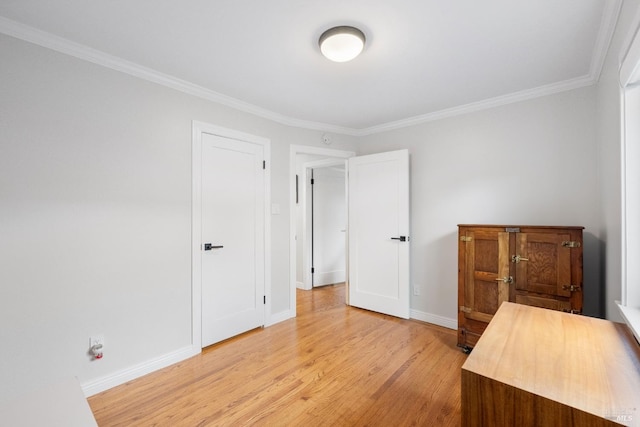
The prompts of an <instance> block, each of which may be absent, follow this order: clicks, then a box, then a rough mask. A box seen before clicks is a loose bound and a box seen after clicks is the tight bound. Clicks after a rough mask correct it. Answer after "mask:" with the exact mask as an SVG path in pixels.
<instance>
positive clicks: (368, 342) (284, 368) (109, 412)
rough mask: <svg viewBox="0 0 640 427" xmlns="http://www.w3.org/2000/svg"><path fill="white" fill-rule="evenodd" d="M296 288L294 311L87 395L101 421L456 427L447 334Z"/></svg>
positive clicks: (455, 357)
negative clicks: (281, 319)
mask: <svg viewBox="0 0 640 427" xmlns="http://www.w3.org/2000/svg"><path fill="white" fill-rule="evenodd" d="M344 292H345V290H344V285H339V286H328V287H323V288H316V289H314V290H312V291H298V307H297V309H298V317H297V318H295V319H290V320H287V321H285V322H282V323H279V324H277V325H274V326H271V327H269V328H265V329H258V330H254V331H250V332H248V333H246V334H243V335H241V336H239V337H236V338H232V339H230V340H227V341H225V342H223V343H219V344H216V345H214V346H211V347H209V348H206V349H204V350H203V352H202V354H200V355H198V356H195V357H193V358H191V359H188V360H185V361H183V362H180V363H178V364H175V365H172V366H170V367H167V368H165V369H162V370H160V371H157V372H154V373H152V374H149V375H147V376H144V377H142V378H139V379H136V380H134V381H131V382H129V383H126V384H123V385H121V386H119V387H115V388H113V389H111V390H107V391H105V392H103V393H100V394H97V395H95V396H92V397H90V398H89V404H90V406H91V408H92V410H93V412H94V415H95V417H96V420H97V421H98V424H99V425H100V426H102V427H111V426H218V425H219V426H244V425H268V426H297V425H304V426H327V425H338V426H352V425H358V426H359V425H369V426H376V425H380V426H389V425H394V426H413V425H415V426H418V425H428V426H440V425H442V426H459V425H460V368H461V366H462V364H463V363H464V360H465V359H466V356H465V355H464V354H463V353H462V352H461V351H460V350H459V349H458V348H457V347H456V339H457V336H456V332H455V331H452V330H448V329H445V328H440V327H437V326H433V325H429V324H426V323H422V322H418V321H412V320H403V319H397V318H394V317H390V316H386V315H383V314H379V313H373V312H369V311H366V310H361V309H357V308H353V307H348V306H346V305H345V304H344Z"/></svg>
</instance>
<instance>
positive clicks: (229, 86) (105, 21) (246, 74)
mask: <svg viewBox="0 0 640 427" xmlns="http://www.w3.org/2000/svg"><path fill="white" fill-rule="evenodd" d="M619 7H620V0H526V1H525V0H484V1H478V0H394V1H389V0H322V1H320V0H269V1H266V0H184V1H175V0H172V1H169V0H102V1H97V0H2V1H1V2H0V16H1V17H4V18H6V19H2V18H0V32H4V33H6V34H9V35H13V36H17V37H20V38H23V39H26V40H29V41H32V42H36V43H39V44H42V45H45V46H48V47H53V48H55V49H57V50H60V51H63V52H65V53H70V54H73V55H75V56H79V57H82V58H84V59H88V60H91V61H93V62H98V63H102V64H103V65H107V66H111V67H112V68H116V69H120V70H122V71H125V72H129V73H130V74H134V75H139V76H141V77H144V78H148V79H150V80H153V81H157V82H160V83H162V84H166V85H168V86H171V87H175V88H178V89H181V90H185V91H187V92H190V93H194V94H196V95H200V96H204V97H207V98H210V99H213V100H216V101H219V102H222V103H225V104H227V105H231V106H234V107H236V108H240V109H242V110H245V111H250V112H253V113H256V114H258V115H261V116H263V117H268V118H271V119H274V120H277V121H279V122H282V123H285V124H291V125H296V126H302V127H307V128H312V129H321V130H328V131H334V132H343V133H347V134H354V135H362V134H368V133H373V132H376V131H379V130H385V129H390V128H394V127H400V126H404V125H407V124H411V123H416V122H420V121H426V120H430V119H433V118H438V117H445V116H447V115H453V114H457V113H460V112H464V111H469V110H473V109H479V108H484V107H486V106H490V105H500V104H505V103H508V102H513V101H516V100H520V99H526V98H531V97H534V96H539V95H544V94H548V93H554V92H558V91H561V90H566V89H571V88H576V87H581V86H585V85H589V84H593V83H595V82H596V81H597V79H598V76H599V73H600V68H601V66H602V61H603V59H604V58H603V57H604V54H605V53H606V49H607V48H608V44H609V41H610V38H611V34H612V32H613V28H614V26H615V22H616V19H617V14H618V11H619ZM344 24H346V25H353V26H357V27H358V28H360V29H361V30H362V31H363V32H364V33H365V35H366V37H367V43H366V46H365V50H364V52H363V54H362V55H361V56H360V57H358V58H356V59H355V60H354V61H352V62H349V63H334V62H331V61H328V60H327V59H325V58H324V57H323V56H322V55H321V54H320V52H319V48H318V45H317V40H318V37H319V36H320V34H321V33H322V32H323V31H324V30H326V29H327V28H329V27H332V26H335V25H344Z"/></svg>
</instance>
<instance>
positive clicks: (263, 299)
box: [262, 295, 267, 304]
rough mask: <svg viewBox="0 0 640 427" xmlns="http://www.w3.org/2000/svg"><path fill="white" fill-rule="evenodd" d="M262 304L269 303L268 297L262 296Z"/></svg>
mask: <svg viewBox="0 0 640 427" xmlns="http://www.w3.org/2000/svg"><path fill="white" fill-rule="evenodd" d="M262 303H263V304H266V303H267V296H266V295H262Z"/></svg>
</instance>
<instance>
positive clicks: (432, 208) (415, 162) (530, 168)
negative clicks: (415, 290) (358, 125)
mask: <svg viewBox="0 0 640 427" xmlns="http://www.w3.org/2000/svg"><path fill="white" fill-rule="evenodd" d="M595 100H596V96H595V89H594V88H593V87H590V88H584V89H579V90H573V91H570V92H564V93H560V94H557V95H553V96H546V97H542V98H537V99H533V100H529V101H524V102H520V103H517V104H512V105H507V106H503V107H498V108H493V109H490V110H485V111H480V112H476V113H471V114H467V115H464V116H459V117H455V118H450V119H446V120H440V121H437V122H431V123H426V124H422V125H419V126H414V127H411V128H405V129H401V130H396V131H390V132H387V133H383V134H378V135H372V136H369V137H367V138H366V140H365V141H363V143H362V144H361V146H360V153H375V152H379V151H386V150H394V149H400V148H408V149H409V153H410V167H411V251H412V256H411V263H412V268H411V282H412V284H413V285H414V286H415V285H417V286H419V287H420V296H412V297H411V298H412V299H411V308H412V310H413V311H414V315H415V312H416V311H417V312H418V314H419V315H421V316H420V317H423V318H425V319H429V318H433V317H434V316H435V317H436V318H437V317H441V318H443V320H446V319H450V320H451V321H452V322H453V324H454V325H455V319H456V316H457V310H456V308H457V247H458V243H457V227H456V225H457V224H461V223H471V224H482V223H489V224H515V225H517V224H527V225H538V224H539V225H581V226H584V227H586V229H585V248H584V251H585V252H584V273H585V274H584V275H585V280H584V286H585V312H586V313H588V314H593V315H599V314H601V313H600V311H601V310H600V305H601V301H600V299H599V295H600V294H599V290H598V288H599V276H600V271H599V258H600V252H599V251H600V244H599V240H598V233H599V231H600V227H599V195H598V181H597V156H598V150H597V145H596V136H595V135H596V126H595V114H596V104H595Z"/></svg>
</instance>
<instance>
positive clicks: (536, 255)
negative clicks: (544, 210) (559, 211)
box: [512, 233, 571, 309]
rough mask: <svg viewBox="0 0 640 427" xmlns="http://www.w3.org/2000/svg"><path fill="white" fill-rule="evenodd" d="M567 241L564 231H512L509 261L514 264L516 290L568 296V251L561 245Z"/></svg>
mask: <svg viewBox="0 0 640 427" xmlns="http://www.w3.org/2000/svg"><path fill="white" fill-rule="evenodd" d="M568 240H570V235H569V234H568V233H518V234H516V245H515V251H516V253H515V254H513V255H512V257H514V258H512V262H515V263H516V277H515V288H516V290H518V291H527V292H532V293H536V294H544V295H548V296H559V297H570V296H571V291H570V289H569V286H570V285H571V250H570V248H568V247H566V246H563V245H562V243H563V242H565V241H568ZM523 302H524V301H523ZM532 305H538V304H532ZM548 308H555V307H548ZM562 308H564V307H558V309H562Z"/></svg>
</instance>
